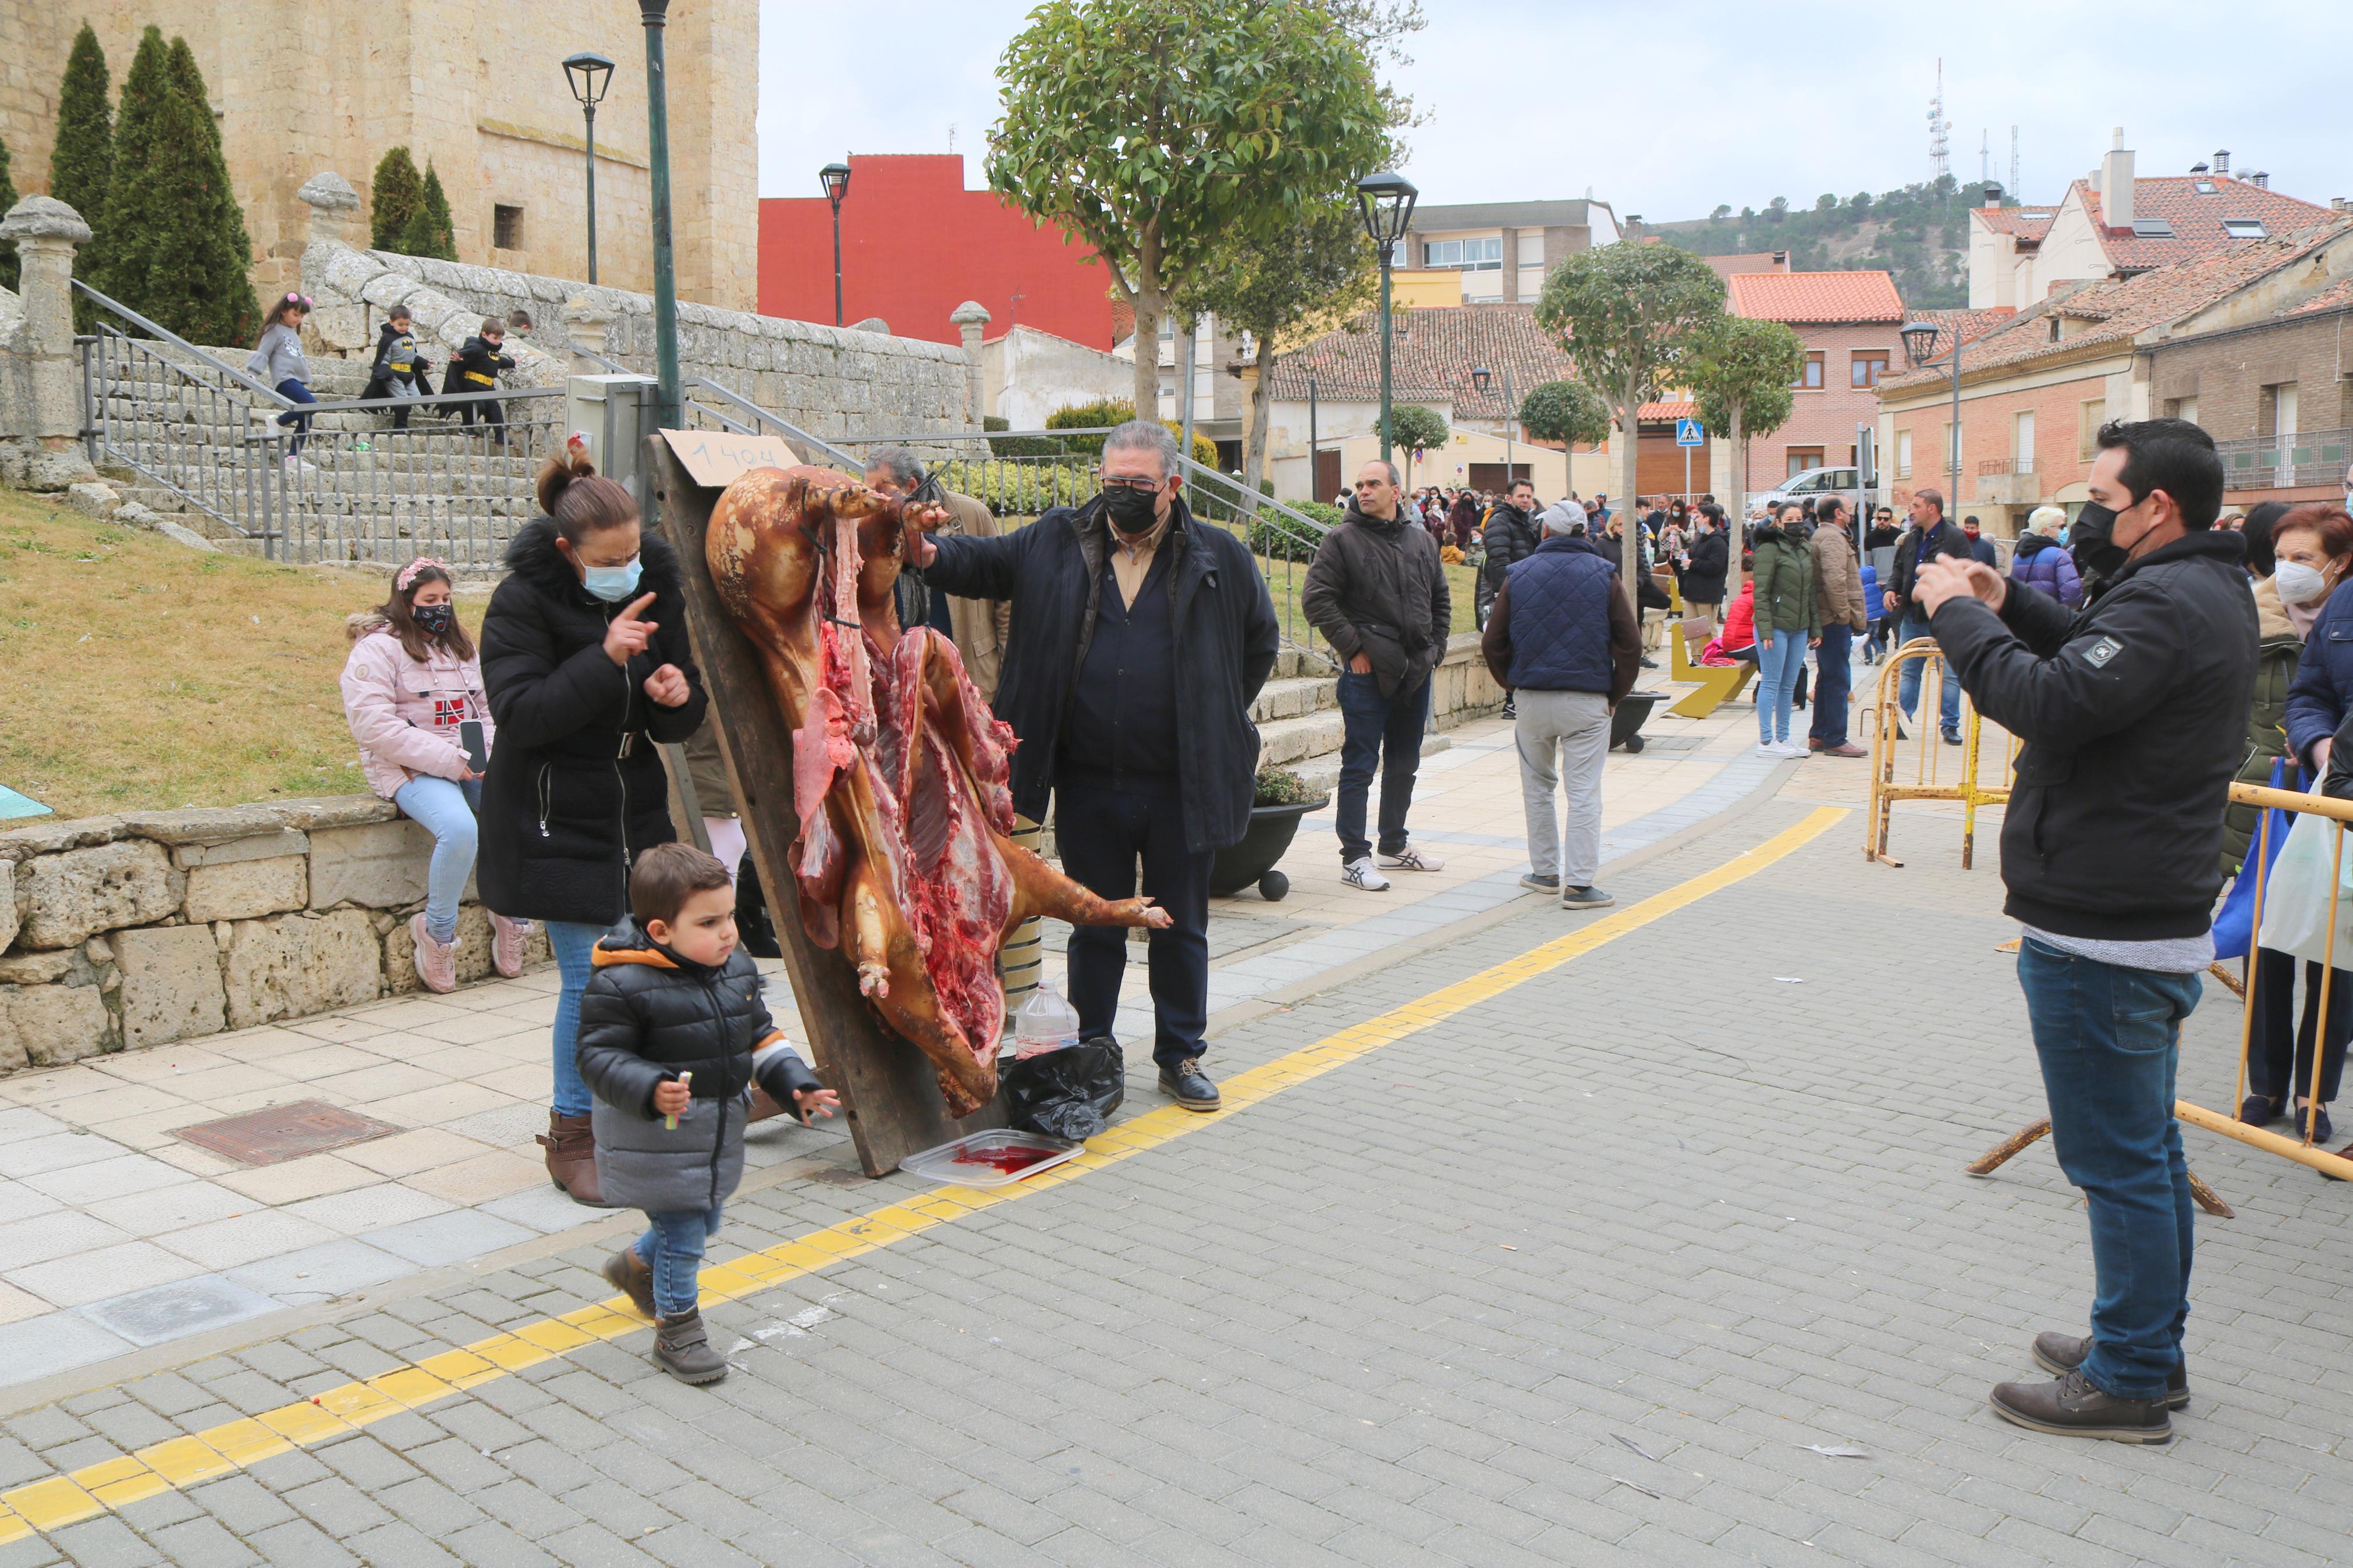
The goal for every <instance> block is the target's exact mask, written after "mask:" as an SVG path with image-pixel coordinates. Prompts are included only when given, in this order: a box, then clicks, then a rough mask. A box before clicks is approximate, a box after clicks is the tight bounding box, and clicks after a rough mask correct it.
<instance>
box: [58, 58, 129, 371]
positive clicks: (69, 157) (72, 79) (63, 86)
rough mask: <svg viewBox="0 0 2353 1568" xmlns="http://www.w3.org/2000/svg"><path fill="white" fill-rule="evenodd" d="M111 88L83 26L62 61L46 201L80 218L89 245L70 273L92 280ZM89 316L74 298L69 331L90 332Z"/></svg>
mask: <svg viewBox="0 0 2353 1568" xmlns="http://www.w3.org/2000/svg"><path fill="white" fill-rule="evenodd" d="M112 90H113V89H112V83H111V81H110V79H108V76H107V71H106V51H105V50H104V49H101V48H100V47H99V46H98V34H97V33H96V32H95V31H93V30H92V29H91V27H90V24H89V23H87V22H84V23H83V24H82V25H81V31H80V32H79V33H77V34H75V35H74V43H73V53H72V55H71V56H69V58H67V60H66V74H65V79H64V80H63V81H62V82H61V83H60V84H59V85H58V140H57V143H56V145H55V146H53V147H51V148H50V149H49V195H53V196H55V197H57V198H58V200H59V201H61V202H63V203H65V204H66V205H68V206H69V207H71V208H73V210H74V211H76V212H78V213H79V214H81V219H82V222H84V223H86V224H88V225H90V242H89V243H88V244H86V245H84V246H83V247H81V253H80V254H79V256H77V257H76V258H74V266H75V270H76V271H78V272H79V273H80V274H81V275H82V276H83V277H85V278H90V279H94V278H96V277H97V276H98V275H99V272H100V269H101V268H103V266H104V258H105V247H106V187H107V183H108V171H109V170H111V168H112V167H113V166H114V108H113V105H112V104H111V102H110V101H109V100H110V98H111V93H112ZM94 313H95V312H94V311H93V310H92V308H91V306H90V302H89V301H88V300H84V299H82V298H81V297H80V296H79V295H76V296H75V298H74V330H75V331H84V332H86V331H90V321H91V319H92V317H93V315H94Z"/></svg>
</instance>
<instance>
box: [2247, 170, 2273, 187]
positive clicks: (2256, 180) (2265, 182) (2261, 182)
mask: <svg viewBox="0 0 2353 1568" xmlns="http://www.w3.org/2000/svg"><path fill="white" fill-rule="evenodd" d="M2247 183H2248V184H2251V185H2253V186H2254V187H2255V189H2257V190H2259V191H2268V190H2270V189H2271V188H2272V176H2271V171H2270V170H2268V169H2259V170H2257V171H2256V172H2255V173H2253V174H2249V175H2248V176H2247Z"/></svg>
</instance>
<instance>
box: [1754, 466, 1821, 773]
mask: <svg viewBox="0 0 2353 1568" xmlns="http://www.w3.org/2000/svg"><path fill="white" fill-rule="evenodd" d="M1749 575H1750V576H1751V577H1752V578H1753V579H1754V580H1755V581H1756V584H1757V754H1758V755H1760V756H1767V757H1802V756H1804V755H1805V754H1806V749H1805V748H1804V747H1803V746H1793V745H1791V744H1790V743H1789V698H1790V694H1791V693H1792V692H1794V691H1795V690H1796V689H1797V685H1798V672H1799V670H1801V669H1803V668H1806V650H1807V649H1808V648H1810V647H1819V646H1820V643H1821V640H1822V613H1821V609H1820V605H1817V604H1816V603H1815V595H1814V552H1813V550H1812V549H1811V547H1810V546H1809V545H1808V543H1807V542H1806V536H1805V519H1804V515H1803V513H1802V511H1801V510H1800V509H1799V504H1798V503H1797V502H1796V501H1784V502H1782V503H1781V504H1780V505H1779V506H1778V507H1776V508H1774V509H1773V518H1772V521H1769V522H1767V523H1765V524H1764V525H1763V526H1762V527H1760V528H1758V529H1757V563H1756V566H1755V567H1754V569H1753V570H1752V571H1751V572H1750V574H1749Z"/></svg>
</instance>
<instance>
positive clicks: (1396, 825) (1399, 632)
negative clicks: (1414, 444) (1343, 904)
mask: <svg viewBox="0 0 2353 1568" xmlns="http://www.w3.org/2000/svg"><path fill="white" fill-rule="evenodd" d="M1300 603H1301V607H1302V608H1303V609H1304V610H1305V612H1306V614H1307V619H1308V621H1309V622H1310V624H1312V625H1313V626H1314V627H1315V629H1316V630H1317V631H1319V632H1322V633H1323V634H1324V640H1325V641H1326V642H1329V643H1330V644H1331V645H1332V651H1333V652H1335V653H1336V654H1337V655H1339V656H1340V659H1341V662H1342V668H1341V671H1340V716H1341V719H1342V721H1344V723H1345V730H1344V731H1343V733H1342V739H1341V742H1340V801H1339V809H1338V811H1337V813H1336V814H1335V815H1336V816H1337V822H1336V824H1335V826H1337V827H1338V829H1339V834H1340V864H1341V878H1342V879H1343V880H1344V881H1345V882H1346V883H1347V884H1348V886H1350V887H1352V888H1360V889H1364V890H1366V891H1367V892H1380V891H1382V890H1383V889H1387V888H1388V885H1389V879H1388V878H1387V877H1385V876H1383V875H1382V874H1381V873H1382V871H1383V870H1384V869H1388V870H1404V871H1435V870H1438V869H1439V868H1440V867H1442V866H1443V865H1444V864H1445V862H1444V861H1442V860H1440V859H1439V858H1438V857H1436V856H1434V855H1428V854H1425V853H1423V852H1422V851H1421V850H1419V849H1417V848H1415V847H1413V845H1412V844H1411V843H1410V842H1409V841H1408V840H1407V837H1406V830H1405V819H1406V814H1407V812H1408V811H1409V810H1410V809H1411V808H1412V805H1413V781H1414V774H1415V773H1417V772H1418V771H1419V769H1420V766H1421V733H1422V731H1423V730H1424V729H1425V728H1427V727H1428V725H1429V722H1430V671H1432V670H1434V669H1436V668H1438V661H1439V660H1440V659H1441V658H1445V657H1446V638H1447V636H1448V634H1449V632H1450V631H1451V629H1452V625H1453V612H1452V605H1451V602H1450V601H1449V599H1448V597H1447V593H1446V574H1445V573H1444V571H1443V570H1442V569H1441V568H1440V565H1439V561H1438V545H1437V542H1435V541H1434V540H1432V539H1431V538H1430V531H1429V530H1428V529H1426V528H1420V527H1412V526H1409V525H1408V524H1407V522H1406V521H1405V519H1404V518H1403V517H1402V516H1401V515H1400V507H1399V496H1398V471H1397V468H1396V467H1395V465H1393V464H1390V463H1386V462H1382V461H1380V460H1378V459H1375V460H1374V461H1372V462H1369V463H1366V465H1365V466H1364V468H1362V469H1361V470H1359V471H1358V473H1357V475H1356V494H1355V495H1354V496H1352V497H1351V498H1350V499H1349V501H1348V511H1347V515H1346V516H1345V517H1344V518H1342V519H1341V520H1340V526H1339V527H1337V528H1335V529H1334V530H1333V531H1331V532H1329V533H1327V534H1325V535H1324V542H1323V543H1322V544H1320V545H1318V546H1317V547H1316V550H1315V561H1314V564H1313V565H1311V566H1309V567H1308V568H1307V584H1306V587H1305V589H1304V590H1303V592H1302V594H1301V596H1300ZM1376 765H1377V766H1378V767H1379V769H1380V774H1381V819H1380V858H1379V860H1378V862H1377V863H1376V862H1375V860H1374V858H1373V845H1372V844H1371V843H1370V842H1369V841H1368V840H1367V839H1366V837H1365V801H1366V795H1368V794H1369V793H1370V791H1371V788H1372V782H1373V770H1374V768H1375V766H1376Z"/></svg>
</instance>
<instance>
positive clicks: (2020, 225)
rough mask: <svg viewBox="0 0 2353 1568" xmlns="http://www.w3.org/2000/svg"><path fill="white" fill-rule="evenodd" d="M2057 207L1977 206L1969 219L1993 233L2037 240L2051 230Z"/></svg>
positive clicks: (2057, 214)
mask: <svg viewBox="0 0 2353 1568" xmlns="http://www.w3.org/2000/svg"><path fill="white" fill-rule="evenodd" d="M2056 216H2059V209H2058V208H2057V207H1978V208H1975V209H1974V210H1972V211H1971V212H1970V214H1969V220H1970V221H1971V222H1972V223H1975V224H1976V225H1978V227H1980V228H1984V229H1987V230H1989V231H1990V232H1991V233H1994V234H2014V235H2016V236H2018V237H2019V238H2020V239H2021V240H2030V241H2031V240H2039V239H2041V238H2042V237H2043V236H2044V235H2046V234H2048V233H2050V232H2051V220H2052V218H2054V217H2056Z"/></svg>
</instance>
